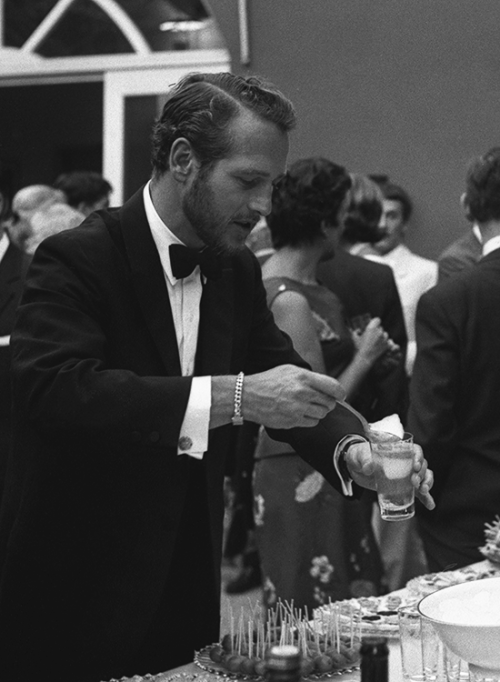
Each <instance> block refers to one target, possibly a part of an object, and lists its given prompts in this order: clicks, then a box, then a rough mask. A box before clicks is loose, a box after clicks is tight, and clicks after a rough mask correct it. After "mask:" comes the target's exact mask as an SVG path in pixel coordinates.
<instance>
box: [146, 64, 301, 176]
mask: <svg viewBox="0 0 500 682" xmlns="http://www.w3.org/2000/svg"><path fill="white" fill-rule="evenodd" d="M242 108H245V109H247V110H249V111H251V112H253V113H255V114H257V115H258V116H260V117H261V118H263V119H265V120H266V121H270V122H271V123H274V124H275V125H276V126H277V127H278V129H279V130H280V131H282V132H289V131H290V130H292V128H293V127H294V126H295V122H296V116H295V110H294V108H293V105H292V103H291V102H290V101H289V100H288V99H287V98H286V97H285V96H284V95H283V94H282V93H281V92H280V91H279V90H278V89H277V88H275V86H274V85H272V84H270V83H267V82H265V81H264V80H262V79H261V78H258V77H256V76H251V77H248V78H244V77H242V76H235V75H233V74H231V73H192V74H189V75H187V76H185V77H184V78H182V79H181V80H180V81H179V82H178V83H177V84H176V85H175V86H174V87H173V88H172V89H171V90H170V92H169V94H168V99H167V101H166V103H165V105H164V107H163V111H162V113H161V116H160V117H159V119H158V121H157V122H156V123H155V125H154V127H153V132H152V137H151V140H152V153H151V163H152V166H153V170H154V172H155V174H156V175H161V174H163V173H165V171H167V170H168V167H169V156H170V150H171V148H172V144H173V143H174V141H175V140H176V139H178V138H180V137H184V138H186V139H187V140H189V142H190V143H191V146H192V147H193V150H194V152H195V154H196V157H197V159H198V161H199V162H200V165H201V167H203V166H207V165H208V164H210V163H212V162H214V161H217V160H218V159H222V158H224V157H225V156H227V154H228V153H229V150H230V148H231V142H232V140H231V136H230V126H229V123H230V122H231V121H232V120H233V119H234V118H236V116H237V115H238V114H239V113H240V112H241V109H242Z"/></svg>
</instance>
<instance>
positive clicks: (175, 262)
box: [169, 244, 221, 279]
mask: <svg viewBox="0 0 500 682" xmlns="http://www.w3.org/2000/svg"><path fill="white" fill-rule="evenodd" d="M169 252H170V265H171V267H172V274H173V276H174V277H175V278H176V279H182V278H184V277H189V275H190V274H191V273H192V272H193V270H194V269H195V267H196V266H197V265H199V266H200V270H201V272H202V274H203V275H204V276H205V277H208V278H209V279H217V277H219V275H220V269H221V268H220V263H219V260H218V258H217V256H216V255H215V253H214V252H213V251H212V250H211V249H209V248H208V247H205V248H204V249H203V250H202V251H196V250H195V249H189V248H188V247H187V246H183V245H182V244H171V245H170V246H169Z"/></svg>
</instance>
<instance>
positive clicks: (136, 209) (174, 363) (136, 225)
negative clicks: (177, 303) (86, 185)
mask: <svg viewBox="0 0 500 682" xmlns="http://www.w3.org/2000/svg"><path fill="white" fill-rule="evenodd" d="M142 192H143V190H142V189H140V190H139V191H138V192H136V194H134V196H133V197H131V199H129V201H127V203H126V204H124V205H123V207H122V208H121V209H120V221H121V226H122V233H123V239H124V242H125V248H126V251H127V256H128V259H129V262H130V266H131V269H132V282H133V287H134V290H135V293H136V295H137V298H138V301H139V305H140V307H141V309H142V312H143V314H144V318H145V321H146V324H147V326H148V328H149V331H150V332H151V335H152V337H153V339H154V342H155V344H156V347H157V348H158V352H159V353H160V356H161V358H162V360H163V363H164V365H165V367H166V369H167V372H168V373H169V374H172V375H177V376H180V375H181V373H182V372H181V363H180V359H179V350H178V348H177V338H176V335H175V328H174V321H173V318H172V309H171V307H170V299H169V296H168V291H167V285H166V283H165V275H164V274H163V268H162V266H161V261H160V256H159V255H158V251H157V249H156V244H155V243H154V240H153V237H152V235H151V230H150V228H149V224H148V221H147V218H146V212H145V210H144V202H143V198H142Z"/></svg>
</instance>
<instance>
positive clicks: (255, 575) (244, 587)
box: [226, 566, 262, 594]
mask: <svg viewBox="0 0 500 682" xmlns="http://www.w3.org/2000/svg"><path fill="white" fill-rule="evenodd" d="M261 585H262V575H261V572H260V568H259V567H254V566H245V567H243V568H242V569H241V571H240V574H239V575H238V576H237V577H236V578H235V579H234V580H231V581H229V582H228V583H227V585H226V593H227V594H242V593H243V592H248V591H249V590H254V589H255V588H256V587H260V586H261Z"/></svg>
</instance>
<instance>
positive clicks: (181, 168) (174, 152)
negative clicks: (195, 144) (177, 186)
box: [169, 137, 199, 182]
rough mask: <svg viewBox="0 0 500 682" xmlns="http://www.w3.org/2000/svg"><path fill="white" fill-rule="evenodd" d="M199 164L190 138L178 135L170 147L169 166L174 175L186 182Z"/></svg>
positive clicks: (179, 180) (178, 179) (180, 180)
mask: <svg viewBox="0 0 500 682" xmlns="http://www.w3.org/2000/svg"><path fill="white" fill-rule="evenodd" d="M198 166H199V164H198V162H197V160H196V157H195V155H194V151H193V148H192V147H191V143H190V142H189V140H186V138H185V137H178V138H177V139H176V140H175V141H174V142H173V144H172V148H171V149H170V158H169V167H170V170H171V172H172V175H173V176H174V177H175V179H176V180H177V181H178V182H185V181H186V180H187V178H188V177H189V175H190V174H191V173H192V172H193V171H194V170H196V169H197V168H198Z"/></svg>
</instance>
